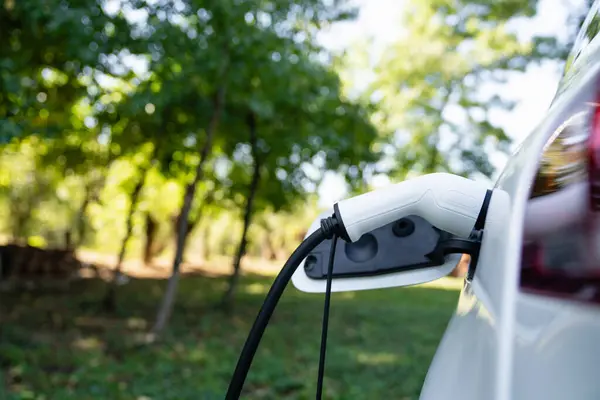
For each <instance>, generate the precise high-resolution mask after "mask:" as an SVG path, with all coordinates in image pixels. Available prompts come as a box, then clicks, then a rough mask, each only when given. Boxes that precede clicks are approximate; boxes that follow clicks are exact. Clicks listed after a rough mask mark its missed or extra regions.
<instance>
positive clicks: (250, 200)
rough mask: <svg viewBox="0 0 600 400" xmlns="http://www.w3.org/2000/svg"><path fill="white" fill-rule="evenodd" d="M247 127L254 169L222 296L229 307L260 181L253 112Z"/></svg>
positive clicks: (244, 250)
mask: <svg viewBox="0 0 600 400" xmlns="http://www.w3.org/2000/svg"><path fill="white" fill-rule="evenodd" d="M248 129H249V132H250V146H251V149H252V158H253V160H254V169H253V171H252V180H251V181H250V186H249V188H248V197H247V198H246V207H245V210H244V226H243V228H242V236H241V238H240V242H239V244H238V247H237V251H236V254H235V258H234V259H233V271H232V273H231V276H230V277H229V286H228V288H227V291H226V292H225V295H224V296H223V300H222V305H223V306H224V307H225V308H227V309H231V307H232V306H233V298H234V295H235V291H236V289H237V285H238V282H239V279H240V264H241V262H242V258H243V257H244V254H245V253H246V247H247V246H248V237H247V236H248V229H249V228H250V223H251V221H252V211H253V205H254V198H255V197H256V191H257V189H258V184H259V182H260V167H261V164H260V157H259V156H258V147H257V143H256V142H257V137H256V119H255V116H254V113H252V112H251V113H250V114H249V115H248Z"/></svg>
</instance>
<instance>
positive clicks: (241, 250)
mask: <svg viewBox="0 0 600 400" xmlns="http://www.w3.org/2000/svg"><path fill="white" fill-rule="evenodd" d="M590 3H591V1H587V0H579V1H578V0H540V1H532V0H429V1H425V0H368V1H367V0H357V1H343V0H260V1H259V0H139V1H137V0H136V1H126V0H71V1H68V0H60V1H59V0H0V240H1V243H2V245H1V246H0V287H1V291H0V296H1V297H0V368H1V369H0V374H1V376H0V399H40V400H41V399H97V398H110V399H137V400H149V399H203V398H206V399H209V398H210V399H213V398H214V399H220V398H223V397H224V393H225V390H226V387H227V384H228V381H229V378H230V377H231V374H232V371H233V367H234V366H235V362H236V361H237V357H238V354H239V351H240V350H241V346H242V344H243V342H244V340H245V338H246V335H247V332H248V330H249V328H250V326H251V323H252V322H253V320H254V317H255V315H256V313H257V311H258V309H259V307H260V305H261V303H262V300H263V299H264V296H265V294H266V292H267V290H268V288H269V285H270V283H271V281H272V279H273V277H274V275H275V274H276V273H277V272H278V270H279V268H280V267H281V265H282V264H283V262H284V261H285V259H286V258H287V257H288V256H289V254H290V253H291V252H292V251H293V250H294V248H295V247H296V246H297V245H298V244H299V242H300V241H301V239H302V238H303V237H304V235H305V233H306V230H307V229H308V227H309V225H310V224H311V222H312V221H313V219H314V218H315V217H316V216H317V215H318V214H319V213H320V212H321V211H322V210H323V209H324V208H326V207H330V206H331V205H332V204H333V202H335V201H336V200H339V199H341V198H343V197H345V196H348V195H351V194H353V193H357V192H362V191H366V190H369V189H371V188H374V187H379V186H383V185H386V184H389V183H390V182H396V181H399V180H403V179H406V178H407V177H411V176H414V175H418V174H423V173H429V172H434V171H449V172H453V173H457V174H461V175H464V176H469V177H472V178H474V179H479V180H490V181H493V179H495V177H496V176H497V173H498V172H499V171H501V168H502V166H503V165H504V163H505V162H506V160H507V157H508V156H509V155H510V151H511V150H512V149H513V148H514V146H516V145H517V144H518V143H519V142H520V141H522V140H523V139H524V138H525V136H526V135H527V134H528V133H529V132H530V131H531V130H532V129H533V128H534V127H535V126H536V124H537V122H538V120H539V119H540V118H541V117H542V116H543V113H544V112H545V111H546V109H547V107H548V106H549V104H550V103H551V101H552V98H553V96H554V92H555V90H556V87H557V84H558V81H559V79H560V76H561V72H562V68H563V65H564V60H565V59H566V57H567V55H568V52H569V49H570V46H571V45H572V43H573V41H574V40H575V37H576V34H577V31H578V28H579V26H580V25H581V23H582V21H583V18H584V17H585V15H586V13H587V11H588V8H589V6H590ZM454 275H458V277H455V278H452V277H449V278H445V279H443V280H440V281H438V282H434V283H431V284H428V285H421V286H417V287H413V288H406V289H395V290H394V289H392V290H384V291H374V292H360V293H343V294H334V295H333V299H332V311H331V313H332V317H331V318H332V321H331V323H330V338H329V347H328V359H327V369H326V378H325V394H326V397H327V398H336V399H376V398H394V399H416V398H417V397H418V394H419V391H420V388H421V385H422V383H423V379H424V377H425V374H426V372H427V368H428V366H429V363H430V361H431V359H432V357H433V354H434V352H435V349H436V347H437V344H438V343H439V340H440V338H441V335H442V333H443V331H444V329H445V327H446V324H447V322H448V320H449V318H450V316H451V313H452V311H453V310H454V307H455V305H456V302H457V300H458V294H459V289H460V287H461V284H462V281H461V279H460V275H461V271H458V272H457V273H455V274H454ZM322 301H323V297H322V296H319V295H309V294H302V293H300V292H298V291H297V290H295V289H293V288H291V287H290V288H289V289H288V290H287V291H286V293H285V295H284V297H283V299H282V301H281V303H280V306H279V307H278V309H277V311H276V313H275V316H274V318H273V320H272V323H271V324H270V326H269V328H268V329H267V333H266V336H265V337H264V339H263V343H262V346H261V348H260V349H259V351H258V354H257V358H256V360H255V362H254V364H253V368H252V370H251V372H250V375H249V378H248V380H247V383H246V392H245V395H244V398H249V399H305V398H306V399H308V398H313V397H314V393H315V386H316V385H315V382H316V373H317V361H318V349H319V340H320V323H321V313H322Z"/></svg>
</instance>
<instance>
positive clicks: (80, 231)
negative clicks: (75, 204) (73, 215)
mask: <svg viewBox="0 0 600 400" xmlns="http://www.w3.org/2000/svg"><path fill="white" fill-rule="evenodd" d="M90 186H91V184H88V185H87V186H86V188H85V197H84V198H83V202H81V206H80V207H79V212H78V213H77V224H76V227H77V228H76V232H77V233H76V235H75V237H76V238H77V239H76V240H77V244H75V246H76V247H79V246H81V245H82V244H83V242H84V240H85V234H86V229H85V214H86V213H87V209H88V207H89V205H90V203H91V200H92V188H91V187H90Z"/></svg>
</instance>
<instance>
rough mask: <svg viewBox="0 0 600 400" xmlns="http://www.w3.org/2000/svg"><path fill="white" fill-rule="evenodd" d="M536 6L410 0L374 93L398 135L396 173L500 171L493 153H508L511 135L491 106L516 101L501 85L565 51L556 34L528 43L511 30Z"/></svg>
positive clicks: (385, 121)
mask: <svg viewBox="0 0 600 400" xmlns="http://www.w3.org/2000/svg"><path fill="white" fill-rule="evenodd" d="M535 6H536V2H532V1H513V0H506V1H489V0H464V1H450V0H435V1H428V2H412V3H410V4H409V5H407V11H406V14H405V15H404V19H403V26H404V28H405V32H404V34H403V35H402V37H401V38H400V39H398V40H396V41H395V43H393V44H392V45H391V46H389V47H388V48H387V49H386V50H385V51H384V53H383V56H382V57H381V59H380V60H379V61H378V63H377V65H376V75H377V76H376V79H375V82H374V83H373V85H372V88H371V91H370V95H371V96H372V97H373V98H376V99H377V100H378V102H379V105H380V107H381V114H380V115H378V121H379V123H380V124H381V126H382V127H383V128H384V129H385V130H386V131H388V132H390V134H391V136H392V140H391V143H392V148H390V149H388V150H389V153H388V154H393V155H392V159H393V164H394V166H393V167H392V168H391V172H392V173H393V174H394V175H397V176H398V177H399V178H400V179H402V178H404V177H405V176H406V175H407V174H408V173H429V172H434V171H452V172H455V173H459V174H462V175H466V176H472V175H475V174H478V173H481V174H483V175H485V176H488V177H489V176H491V175H492V173H493V171H494V168H493V165H492V164H491V162H490V160H489V157H488V156H489V154H490V153H491V152H492V151H496V150H500V151H507V150H508V148H509V146H508V145H509V142H510V139H509V137H507V135H506V134H505V132H504V131H503V130H502V129H501V128H499V127H498V126H496V125H494V124H492V123H491V122H490V118H489V110H491V109H494V108H497V109H498V108H499V109H511V108H512V107H513V106H514V103H512V102H510V101H507V100H506V99H503V98H501V97H500V96H499V95H497V94H496V93H495V89H494V87H493V84H494V83H503V82H505V80H506V78H507V76H508V74H507V72H509V71H523V70H524V69H525V68H526V67H527V66H528V65H529V64H530V63H531V62H534V61H539V60H542V59H547V58H555V57H558V56H559V55H560V54H562V47H561V45H560V44H559V43H558V42H557V41H556V38H551V37H538V38H535V39H534V41H533V42H526V41H521V40H519V38H518V37H517V35H516V34H514V33H511V32H510V30H509V29H508V27H507V24H508V22H510V21H511V20H512V19H516V18H518V17H525V18H527V17H531V16H533V15H534V14H535V11H536V9H535ZM393 149H395V150H393Z"/></svg>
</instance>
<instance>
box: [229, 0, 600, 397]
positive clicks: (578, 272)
mask: <svg viewBox="0 0 600 400" xmlns="http://www.w3.org/2000/svg"><path fill="white" fill-rule="evenodd" d="M599 7H600V0H598V1H596V2H595V3H594V5H593V6H592V8H591V9H590V12H589V14H588V16H587V18H586V20H585V22H584V24H583V26H582V29H581V32H580V34H579V36H578V38H577V40H576V43H575V45H574V48H573V50H572V53H571V54H570V56H569V58H568V60H567V65H566V67H565V71H564V74H563V77H562V79H561V82H560V84H559V88H558V91H557V94H556V96H555V98H554V100H553V102H552V104H551V106H550V108H549V110H548V112H547V114H546V116H545V118H544V120H543V121H542V123H541V124H540V125H539V126H538V127H537V129H535V131H534V132H533V133H531V134H530V135H529V136H528V137H527V138H526V140H525V141H524V142H523V143H521V145H520V146H519V147H518V149H517V151H516V152H515V154H514V155H513V156H512V157H511V158H510V160H509V162H508V164H507V165H506V168H505V169H504V171H503V172H502V174H501V176H500V178H499V179H498V181H497V182H496V184H495V186H494V187H493V188H487V187H484V186H482V185H481V184H479V183H476V182H474V181H470V180H467V179H464V178H460V177H457V176H453V175H449V174H431V175H425V176H423V177H419V178H416V179H412V180H409V181H405V182H401V183H399V184H396V185H391V186H389V187H386V188H384V189H382V190H377V191H374V192H371V193H367V194H365V195H361V196H358V197H355V198H351V199H348V200H344V201H341V202H339V203H338V204H336V206H335V207H334V210H330V212H328V213H325V214H324V215H323V216H322V217H323V218H324V220H317V221H315V223H314V224H313V226H312V227H311V228H310V229H309V232H308V234H307V237H306V239H305V241H304V243H303V244H302V245H301V246H300V247H299V248H298V250H297V252H296V253H295V254H294V255H292V257H291V258H290V260H289V261H288V263H286V266H285V267H284V269H283V270H282V273H281V274H280V277H278V278H277V279H276V281H275V284H274V286H273V288H272V289H271V292H269V295H268V296H267V300H266V301H265V304H264V306H263V309H262V310H261V312H260V313H259V316H258V318H257V321H256V323H255V326H254V327H253V331H252V332H251V334H250V336H249V338H248V341H247V343H246V346H245V348H244V351H243V352H242V355H241V357H240V361H239V363H238V368H237V369H236V372H235V374H234V379H233V380H232V385H231V386H230V391H229V392H228V396H227V399H235V398H237V397H238V395H239V393H240V390H241V386H242V385H243V381H244V378H245V373H246V372H247V369H248V368H249V366H250V363H251V361H252V357H253V355H254V351H255V350H256V346H258V343H259V341H260V337H261V336H262V332H263V331H264V327H265V326H266V324H267V323H268V320H269V317H270V313H272V310H273V308H274V307H275V305H276V303H277V299H278V297H279V296H280V294H281V291H282V290H283V289H282V287H283V286H284V285H285V283H287V280H289V277H291V279H292V281H293V283H294V285H295V286H296V288H298V289H299V290H301V291H305V292H312V293H326V294H327V293H330V292H331V291H333V292H340V291H348V290H367V289H379V288H385V287H399V286H407V285H414V284H419V283H424V282H427V281H431V280H434V279H438V278H441V277H443V276H445V275H447V274H448V273H450V272H451V271H452V270H453V269H454V267H455V266H456V263H457V261H458V259H459V258H460V254H464V253H467V254H470V255H471V263H470V265H469V272H468V274H467V276H466V278H465V284H464V287H463V289H462V292H461V295H460V299H459V302H458V305H457V307H456V311H455V313H454V315H453V317H452V319H451V321H450V323H449V325H448V328H447V330H446V332H445V334H444V336H443V339H442V341H441V343H440V344H439V347H438V349H437V352H436V354H435V357H434V359H433V362H432V364H431V366H430V368H429V371H428V374H427V378H426V380H425V382H424V385H423V389H422V392H421V399H422V400H445V399H465V400H509V399H511V400H512V399H515V400H519V399H532V400H538V399H539V400H554V399H556V400H558V399H560V400H576V399H585V400H587V399H590V400H591V399H600V108H599V107H598V106H599V105H600V10H599ZM332 214H333V215H332ZM327 217H328V218H327ZM332 234H336V235H338V236H339V237H340V238H339V239H337V241H336V244H337V247H335V248H332V247H331V244H332V243H331V240H330V239H331V237H332ZM331 249H334V253H335V259H334V260H333V261H332V260H331V259H330V254H331ZM302 260H304V261H302ZM330 264H331V265H330ZM292 274H293V275H292ZM282 282H283V283H282ZM328 287H329V290H328ZM317 398H320V394H319V393H318V395H317Z"/></svg>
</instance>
